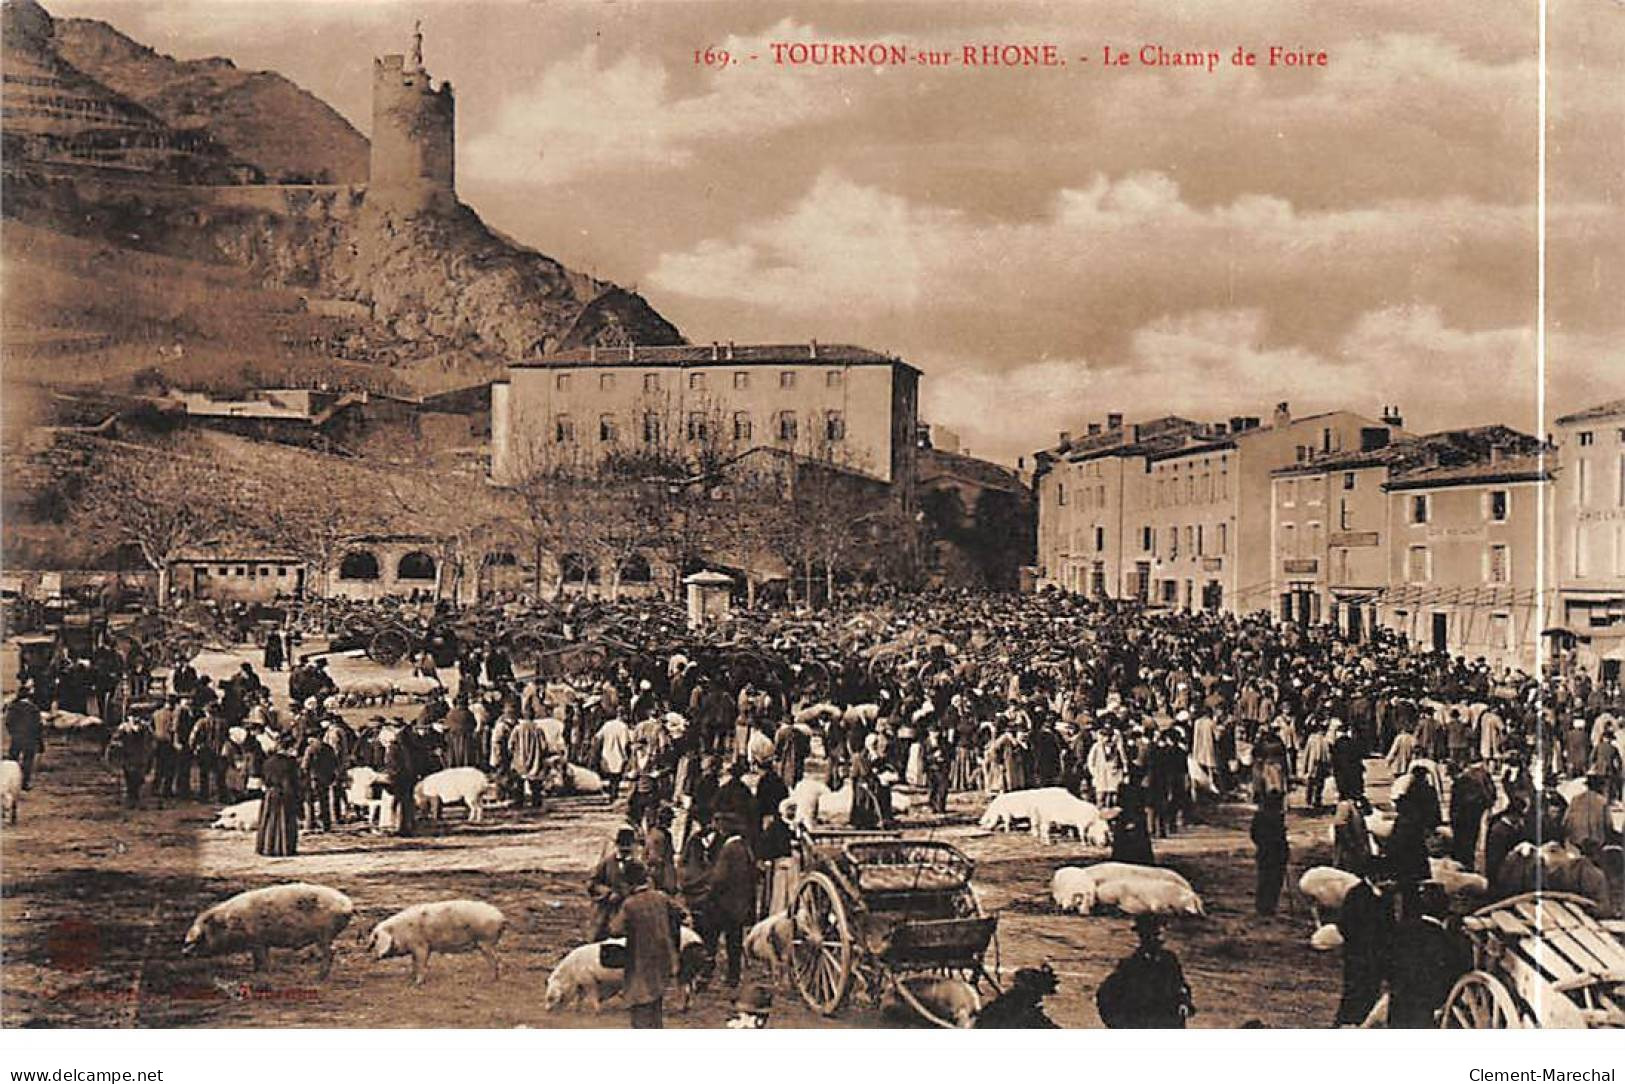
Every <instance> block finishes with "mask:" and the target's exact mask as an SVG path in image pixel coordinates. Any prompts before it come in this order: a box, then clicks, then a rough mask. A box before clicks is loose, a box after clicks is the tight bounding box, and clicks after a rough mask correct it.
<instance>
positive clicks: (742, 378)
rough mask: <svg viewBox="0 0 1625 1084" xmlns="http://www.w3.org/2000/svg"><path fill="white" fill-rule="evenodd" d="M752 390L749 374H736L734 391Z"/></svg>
mask: <svg viewBox="0 0 1625 1084" xmlns="http://www.w3.org/2000/svg"><path fill="white" fill-rule="evenodd" d="M749 388H750V374H749V373H735V374H734V391H746V390H748V389H749Z"/></svg>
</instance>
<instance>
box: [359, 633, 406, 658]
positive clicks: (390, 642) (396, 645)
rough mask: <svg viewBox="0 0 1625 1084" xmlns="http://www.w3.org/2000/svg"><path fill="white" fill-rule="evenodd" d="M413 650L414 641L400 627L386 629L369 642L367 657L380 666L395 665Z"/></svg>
mask: <svg viewBox="0 0 1625 1084" xmlns="http://www.w3.org/2000/svg"><path fill="white" fill-rule="evenodd" d="M410 650H412V641H411V640H410V639H408V637H407V635H406V633H404V632H402V631H401V630H400V629H385V630H383V631H382V632H380V633H377V634H376V635H374V636H373V638H372V639H371V640H370V641H368V643H367V658H369V659H371V660H372V661H373V662H375V663H377V664H378V665H379V666H394V665H395V664H396V663H398V662H400V661H401V659H402V658H404V657H405V656H406V653H407V652H408V651H410Z"/></svg>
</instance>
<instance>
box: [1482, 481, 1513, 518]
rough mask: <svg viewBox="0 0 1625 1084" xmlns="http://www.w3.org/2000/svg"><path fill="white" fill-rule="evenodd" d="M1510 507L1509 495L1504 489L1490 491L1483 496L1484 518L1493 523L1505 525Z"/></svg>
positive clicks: (1510, 497)
mask: <svg viewBox="0 0 1625 1084" xmlns="http://www.w3.org/2000/svg"><path fill="white" fill-rule="evenodd" d="M1511 505H1512V496H1511V494H1509V493H1508V492H1507V491H1506V490H1504V489H1492V490H1490V491H1489V492H1488V493H1486V494H1484V518H1485V519H1488V520H1490V521H1492V522H1494V523H1505V522H1506V521H1507V513H1508V510H1509V509H1510V508H1511Z"/></svg>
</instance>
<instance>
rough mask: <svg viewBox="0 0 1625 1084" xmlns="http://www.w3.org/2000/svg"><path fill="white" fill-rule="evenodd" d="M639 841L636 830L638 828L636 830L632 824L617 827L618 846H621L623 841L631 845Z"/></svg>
mask: <svg viewBox="0 0 1625 1084" xmlns="http://www.w3.org/2000/svg"><path fill="white" fill-rule="evenodd" d="M637 841H638V833H637V832H636V830H634V829H633V828H632V826H631V825H622V826H621V827H620V828H617V829H616V830H615V845H616V846H620V845H621V844H622V843H625V844H628V845H631V844H633V843H636V842H637Z"/></svg>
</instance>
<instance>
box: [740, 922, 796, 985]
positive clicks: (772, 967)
mask: <svg viewBox="0 0 1625 1084" xmlns="http://www.w3.org/2000/svg"><path fill="white" fill-rule="evenodd" d="M795 936H796V927H795V923H793V922H792V921H791V919H790V916H789V915H788V914H786V913H785V912H783V911H779V912H778V913H776V914H772V915H768V916H767V917H766V918H764V919H762V921H760V922H758V923H757V924H756V925H754V926H752V927H751V928H750V932H748V933H746V934H745V956H746V957H747V958H748V959H752V960H756V961H758V962H759V963H761V964H764V965H765V966H766V967H767V972H768V974H769V975H770V976H772V978H773V983H774V985H775V986H781V985H783V983H784V978H785V976H786V975H787V974H788V967H789V964H790V945H791V942H793V941H794V940H795Z"/></svg>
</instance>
